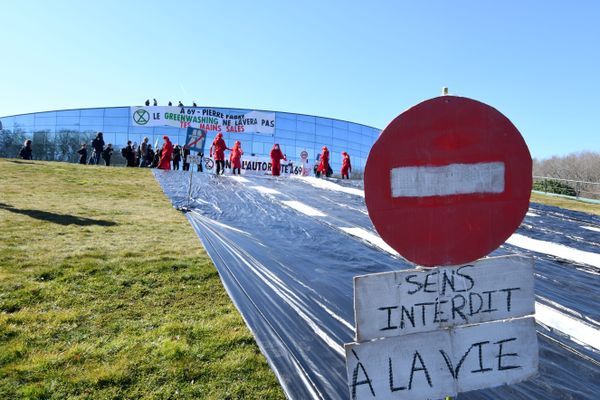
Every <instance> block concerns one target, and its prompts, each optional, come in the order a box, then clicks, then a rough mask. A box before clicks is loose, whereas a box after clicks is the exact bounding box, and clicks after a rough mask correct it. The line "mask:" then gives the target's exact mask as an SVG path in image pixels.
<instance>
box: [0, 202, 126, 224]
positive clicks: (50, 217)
mask: <svg viewBox="0 0 600 400" xmlns="http://www.w3.org/2000/svg"><path fill="white" fill-rule="evenodd" d="M0 210H6V211H10V212H13V213H16V214H23V215H27V216H29V217H31V218H35V219H39V220H42V221H48V222H52V223H55V224H59V225H79V226H88V225H99V226H114V225H117V223H116V222H113V221H106V220H102V219H92V218H85V217H78V216H76V215H70V214H58V213H53V212H48V211H41V210H27V209H23V208H14V207H12V206H10V205H8V204H4V203H0Z"/></svg>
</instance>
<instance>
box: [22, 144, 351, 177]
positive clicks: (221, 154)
mask: <svg viewBox="0 0 600 400" xmlns="http://www.w3.org/2000/svg"><path fill="white" fill-rule="evenodd" d="M163 140H164V143H163V145H162V147H160V148H158V149H157V150H154V149H153V148H152V145H151V144H150V143H149V140H148V137H145V138H144V140H143V141H142V143H140V144H139V145H136V144H133V143H132V142H131V140H128V141H127V146H125V147H123V148H122V149H121V155H122V156H123V158H125V160H126V162H127V164H126V165H127V167H140V168H145V167H147V168H159V169H168V170H170V169H171V163H173V169H174V170H178V169H179V164H180V162H181V161H182V159H183V170H184V171H187V170H189V167H190V165H189V163H187V162H186V161H187V156H188V155H190V149H189V148H188V147H187V146H183V147H181V146H180V145H178V144H176V145H175V146H173V143H172V142H171V140H170V139H169V137H168V136H166V135H165V136H163ZM31 145H32V142H31V140H29V139H28V140H26V141H25V144H24V145H23V147H22V148H21V152H20V153H19V156H20V157H21V158H23V159H25V160H31V159H32V147H31ZM91 147H92V154H91V156H90V157H89V159H88V150H87V144H86V143H83V144H82V145H81V148H80V149H79V150H78V151H77V153H78V154H79V163H80V164H90V165H97V164H100V158H102V159H103V160H104V163H105V165H106V166H110V161H111V157H112V153H113V147H112V144H111V143H109V144H108V145H107V146H106V147H105V146H104V138H103V134H102V132H98V133H97V134H96V137H95V138H94V139H93V140H92V146H91ZM226 150H229V151H231V154H230V155H229V161H230V162H231V171H232V174H233V175H236V174H237V175H240V174H241V167H242V162H241V159H242V155H243V154H244V151H243V150H242V143H241V142H240V141H239V140H236V141H235V143H234V145H233V148H231V149H230V148H229V147H227V144H226V143H225V140H224V139H223V134H222V133H217V135H216V136H215V138H214V140H213V142H212V144H211V146H210V157H213V158H214V160H215V164H216V173H217V175H223V173H224V172H225V151H226ZM203 155H204V154H202V153H201V154H200V156H201V157H202V156H203ZM269 156H270V158H271V175H273V176H279V175H280V173H281V160H284V161H287V158H286V155H285V154H283V152H282V151H281V148H280V147H279V144H278V143H275V144H274V145H273V148H272V149H271V151H270V153H269ZM317 160H318V161H319V163H318V164H315V167H314V173H315V176H317V177H321V176H323V177H330V176H331V175H332V174H333V171H332V169H331V166H330V164H329V149H328V148H327V146H323V148H322V151H321V154H320V155H319V157H318V159H317ZM198 170H199V171H202V163H200V164H199V165H198ZM350 172H352V165H351V164H350V156H349V155H348V153H346V152H345V151H343V152H342V169H341V175H342V179H350Z"/></svg>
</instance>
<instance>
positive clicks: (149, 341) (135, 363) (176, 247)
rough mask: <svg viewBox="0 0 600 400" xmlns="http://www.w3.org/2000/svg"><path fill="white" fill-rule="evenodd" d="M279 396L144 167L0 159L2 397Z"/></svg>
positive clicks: (190, 237) (207, 266) (189, 232)
mask: <svg viewBox="0 0 600 400" xmlns="http://www.w3.org/2000/svg"><path fill="white" fill-rule="evenodd" d="M47 398H51V399H65V398H69V399H123V398H131V399H191V398H209V399H228V398H260V399H276V398H277V399H280V398H284V395H283V392H282V390H281V388H280V386H279V384H278V382H277V380H276V379H275V376H274V374H273V373H272V372H271V370H270V369H269V367H268V365H267V363H266V361H265V359H264V357H263V356H262V354H261V353H260V351H259V349H258V347H257V345H256V343H255V342H254V339H253V337H252V335H251V333H250V332H249V331H248V329H247V328H246V326H245V324H244V322H243V320H242V318H241V317H240V315H239V313H238V312H237V310H236V309H235V307H234V306H233V304H232V303H231V301H230V299H229V297H228V296H227V294H226V292H225V290H224V289H223V287H222V285H221V282H220V280H219V276H218V274H217V271H216V269H215V267H214V266H213V265H212V262H211V261H210V259H209V258H208V256H207V255H206V253H205V251H204V250H203V249H202V247H201V245H200V242H199V240H198V238H197V236H196V234H195V232H194V231H193V229H192V228H191V226H190V225H189V223H188V222H187V220H186V219H185V218H184V216H183V215H181V214H180V213H179V212H177V211H176V210H174V209H173V208H172V207H171V205H170V203H169V201H168V200H167V199H166V197H165V196H164V195H163V193H162V191H161V189H160V187H159V185H158V183H157V182H156V180H155V179H154V177H153V176H152V174H151V172H150V171H149V170H141V169H133V168H131V169H128V168H106V167H94V166H82V165H76V164H65V163H54V162H52V163H48V162H39V161H36V162H22V161H17V160H7V159H0V399H47Z"/></svg>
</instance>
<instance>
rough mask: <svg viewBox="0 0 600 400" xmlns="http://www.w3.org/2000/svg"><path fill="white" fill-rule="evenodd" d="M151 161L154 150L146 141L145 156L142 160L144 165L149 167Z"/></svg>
mask: <svg viewBox="0 0 600 400" xmlns="http://www.w3.org/2000/svg"><path fill="white" fill-rule="evenodd" d="M152 161H154V150H152V145H151V144H150V143H148V150H147V151H146V158H145V160H144V167H149V166H151V165H152Z"/></svg>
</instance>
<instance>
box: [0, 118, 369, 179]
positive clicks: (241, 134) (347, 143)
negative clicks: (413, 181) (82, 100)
mask: <svg viewBox="0 0 600 400" xmlns="http://www.w3.org/2000/svg"><path fill="white" fill-rule="evenodd" d="M136 112H137V113H136ZM190 113H192V114H194V115H190ZM180 114H181V115H180ZM157 116H158V117H160V118H163V120H161V121H158V122H156V123H152V122H153V121H152V118H153V117H157ZM256 116H258V118H256ZM265 116H266V119H268V120H269V121H265ZM186 118H187V120H186ZM166 119H168V121H166ZM165 121H166V122H168V124H165ZM186 121H188V122H186ZM246 121H254V123H255V124H256V126H255V128H253V127H252V125H251V124H252V122H250V125H248V124H246ZM0 123H1V130H0V157H17V156H18V154H19V150H20V148H21V146H22V145H23V143H24V141H25V140H26V139H31V140H32V142H33V158H34V159H36V160H56V161H70V162H76V161H77V159H78V157H77V150H78V149H79V148H80V146H81V144H82V143H88V146H89V145H90V142H91V140H92V139H93V138H94V137H95V135H96V132H103V134H104V141H105V143H106V144H108V143H112V144H113V147H114V148H115V152H114V154H113V164H115V165H119V164H121V165H124V163H125V161H124V160H123V158H122V157H121V155H120V152H119V151H118V150H119V149H120V148H121V147H123V146H125V145H126V144H127V141H128V140H131V141H132V142H134V143H140V142H141V141H142V140H143V138H144V137H145V136H147V137H148V138H149V139H150V143H151V144H152V145H153V146H154V145H155V144H159V145H160V144H162V136H163V135H168V136H169V137H170V138H171V141H172V142H173V143H178V144H181V145H183V144H185V143H186V132H187V127H188V126H192V127H198V126H200V127H202V128H206V129H207V141H206V145H205V148H206V152H208V147H210V143H211V142H212V139H213V138H214V136H215V134H216V133H217V131H220V132H222V133H223V138H224V139H225V141H226V143H227V145H228V146H229V147H233V142H234V141H235V140H240V141H241V142H242V148H243V149H244V151H245V153H246V154H247V155H251V154H252V155H255V156H258V157H268V156H269V152H270V150H271V148H272V147H273V143H279V144H280V146H281V149H282V151H283V153H284V154H286V155H287V158H288V159H290V160H293V161H296V160H299V159H300V153H301V152H302V151H306V152H308V160H309V162H310V163H311V164H312V163H314V161H315V160H316V158H317V155H318V154H320V152H321V148H322V146H327V147H328V148H329V151H330V154H331V165H332V168H333V170H334V171H335V172H336V173H337V172H339V170H340V167H341V154H340V153H341V152H342V151H346V152H348V153H349V154H350V157H351V159H352V166H353V169H354V171H356V172H359V171H361V170H362V169H363V168H364V165H365V162H366V158H367V155H368V153H369V150H370V148H371V145H372V144H373V143H374V141H375V139H376V138H377V136H378V135H379V133H380V130H379V129H377V128H373V127H370V126H366V125H362V124H357V123H354V122H348V121H342V120H338V119H332V118H323V117H317V116H312V115H302V114H293V113H287V112H278V111H266V110H248V109H232V108H215V107H195V108H192V107H106V108H82V109H73V110H58V111H46V112H37V113H31V114H21V115H13V116H6V117H0ZM261 123H262V125H263V126H266V127H267V128H268V129H266V130H265V129H261V128H260V127H259V126H260V125H261ZM202 124H204V125H202ZM244 127H245V129H244Z"/></svg>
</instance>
